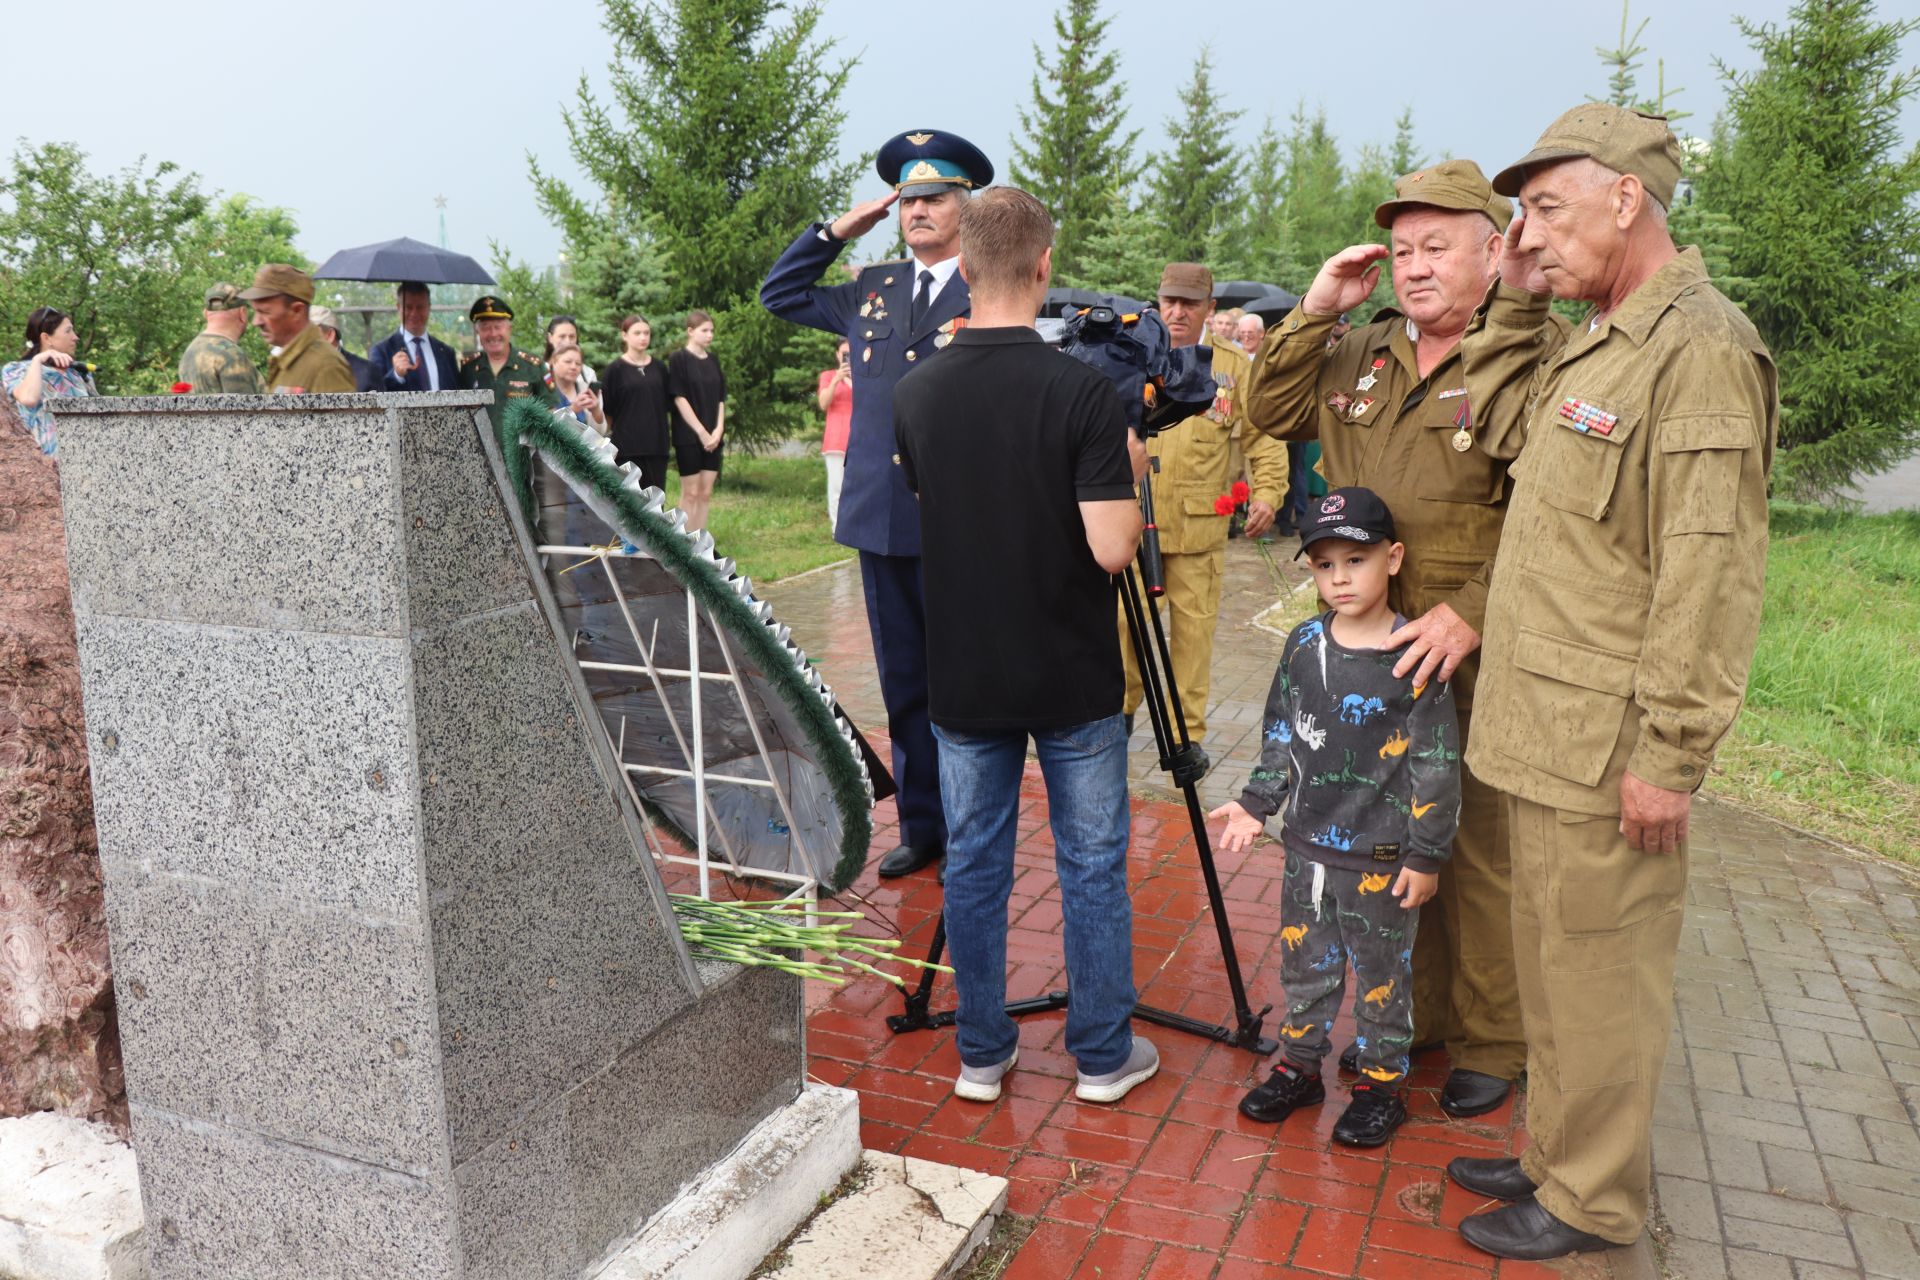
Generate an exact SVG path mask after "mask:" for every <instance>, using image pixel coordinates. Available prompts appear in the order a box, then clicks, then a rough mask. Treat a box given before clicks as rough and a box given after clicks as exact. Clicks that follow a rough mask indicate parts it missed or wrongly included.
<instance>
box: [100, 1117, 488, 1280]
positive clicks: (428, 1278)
mask: <svg viewBox="0 0 1920 1280" xmlns="http://www.w3.org/2000/svg"><path fill="white" fill-rule="evenodd" d="M133 1133H134V1145H135V1149H136V1150H137V1151H138V1152H139V1155H140V1198H141V1200H142V1202H143V1203H144V1205H145V1208H146V1234H147V1239H148V1241H149V1249H150V1255H149V1256H150V1260H151V1276H152V1280H371V1278H373V1277H378V1278H379V1280H452V1278H453V1277H456V1276H459V1275H460V1274H461V1271H460V1266H459V1253H458V1250H457V1246H456V1243H455V1240H454V1230H453V1224H454V1209H453V1194H452V1189H451V1187H450V1186H449V1185H448V1184H447V1181H446V1180H445V1179H442V1180H439V1181H428V1180H425V1179H421V1178H413V1177H408V1176H405V1175H403V1174H398V1173H394V1172H392V1171H390V1170H386V1169H381V1168H378V1167H376V1166H373V1165H368V1164H362V1163H360V1162H358V1161H354V1160H342V1159H340V1158H339V1157H337V1156H330V1155H325V1154H323V1153H320V1152H317V1151H313V1150H310V1149H307V1148H303V1147H300V1146H298V1145H295V1144H292V1143H286V1142H278V1141H275V1140H273V1139H270V1138H263V1137H260V1136H258V1135H256V1134H250V1133H244V1132H238V1131H235V1130H231V1129H224V1128H220V1127H217V1126H213V1125H206V1124H201V1123H199V1122H197V1121H194V1120H190V1119H187V1118H185V1117H182V1116H177V1115H174V1114H172V1113H170V1112H167V1111H165V1110H161V1109H158V1108H154V1107H150V1106H144V1105H142V1104H140V1103H137V1102H136V1103H135V1104H134V1106H133Z"/></svg>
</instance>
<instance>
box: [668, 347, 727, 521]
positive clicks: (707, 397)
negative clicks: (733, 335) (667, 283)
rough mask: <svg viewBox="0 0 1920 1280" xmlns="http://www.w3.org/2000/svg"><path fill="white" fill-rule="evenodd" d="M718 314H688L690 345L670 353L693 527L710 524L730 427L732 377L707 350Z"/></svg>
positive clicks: (676, 431)
mask: <svg viewBox="0 0 1920 1280" xmlns="http://www.w3.org/2000/svg"><path fill="white" fill-rule="evenodd" d="M712 342H713V317H712V316H710V315H708V314H707V313H706V312H704V311H689V312H688V313H687V345H686V346H685V347H683V348H681V349H680V350H678V351H676V352H674V353H673V354H672V355H670V356H668V357H667V386H668V389H669V390H670V391H671V392H672V393H673V407H674V409H675V410H676V411H677V412H678V417H677V418H676V420H675V422H674V424H673V452H674V455H675V459H676V461H677V462H678V463H679V467H680V510H682V511H684V512H686V515H687V528H688V529H704V528H706V527H707V508H708V506H709V505H711V503H712V502H713V482H714V481H716V480H718V479H719V478H720V450H721V447H722V443H721V438H720V437H721V435H722V433H724V432H725V431H726V429H727V380H726V378H725V377H723V376H722V375H721V373H720V362H719V361H718V360H715V359H714V358H713V357H712V356H711V355H709V354H708V352H707V348H708V346H710V345H711V344H712Z"/></svg>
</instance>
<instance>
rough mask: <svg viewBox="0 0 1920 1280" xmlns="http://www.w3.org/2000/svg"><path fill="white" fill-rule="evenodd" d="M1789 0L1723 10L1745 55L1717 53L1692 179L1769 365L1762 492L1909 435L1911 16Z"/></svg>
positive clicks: (1866, 5) (1840, 484) (1914, 371)
mask: <svg viewBox="0 0 1920 1280" xmlns="http://www.w3.org/2000/svg"><path fill="white" fill-rule="evenodd" d="M1872 8H1873V6H1872V4H1871V3H1870V0H1798V3H1796V4H1795V5H1794V6H1793V8H1792V9H1791V10H1790V12H1789V14H1788V18H1787V22H1786V25H1785V26H1784V27H1780V26H1776V25H1774V24H1771V23H1766V24H1753V23H1748V22H1745V21H1739V22H1738V23H1737V25H1738V26H1739V29H1740V32H1741V34H1742V35H1743V36H1745V37H1746V39H1747V40H1748V41H1749V43H1751V44H1752V45H1753V47H1754V48H1755V49H1756V50H1757V51H1758V52H1759V53H1760V55H1761V58H1762V63H1761V66H1760V69H1759V70H1757V71H1752V72H1736V71H1733V70H1731V69H1729V68H1727V67H1726V66H1725V65H1724V64H1721V67H1720V72H1721V76H1722V78H1723V79H1724V80H1725V81H1726V84H1727V106H1726V114H1725V117H1724V127H1723V128H1722V129H1720V130H1716V139H1715V143H1714V146H1713V148H1712V150H1711V152H1710V154H1709V156H1708V158H1707V163H1706V165H1705V167H1704V168H1703V170H1702V172H1701V174H1700V177H1699V181H1698V183H1697V188H1696V189H1697V194H1698V199H1699V201H1700V203H1701V204H1703V205H1704V206H1705V207H1706V208H1707V209H1708V210H1710V211H1712V212H1713V213H1716V214H1719V215H1723V216H1724V217H1726V218H1727V219H1728V220H1729V222H1730V234H1729V236H1728V241H1727V248H1728V256H1729V259H1730V265H1731V267H1732V270H1733V272H1734V273H1735V274H1736V275H1737V276H1738V277H1741V278H1742V281H1743V283H1741V284H1739V285H1738V286H1736V287H1735V288H1734V289H1733V290H1732V292H1733V293H1734V296H1735V298H1736V300H1737V301H1739V302H1740V303H1741V305H1742V306H1744V307H1745V309H1746V312H1747V314H1748V315H1749V316H1750V317H1751V318H1752V320H1753V322H1754V324H1755V325H1756V326H1757V327H1758V328H1759V330H1760V335H1761V337H1763V338H1764V339H1766V342H1767V345H1768V346H1769V347H1770V348H1771V349H1772V352H1773V357H1774V360H1775V361H1776V362H1777V363H1778V365H1779V370H1780V392H1781V395H1780V400H1781V423H1780V445H1781V452H1780V454H1779V456H1778V457H1777V458H1776V461H1775V466H1774V472H1773V474H1774V486H1775V489H1776V491H1777V492H1781V493H1785V494H1790V495H1793V496H1796V497H1817V496H1822V495H1827V494H1832V493H1834V492H1836V491H1838V490H1840V489H1842V488H1844V487H1845V486H1846V485H1847V484H1848V483H1849V482H1850V481H1852V480H1853V479H1854V478H1856V477H1858V476H1861V475H1869V474H1872V473H1874V472H1876V471H1879V470H1882V469H1884V468H1885V467H1886V466H1888V465H1890V464H1892V463H1894V462H1896V461H1898V460H1899V459H1901V458H1903V457H1906V456H1908V455H1909V454H1911V453H1913V452H1914V450H1915V448H1916V447H1920V360H1916V359H1915V357H1914V353H1915V352H1916V351H1920V275H1916V273H1915V270H1914V264H1915V263H1916V262H1920V200H1917V199H1916V195H1920V147H1911V148H1903V147H1902V144H1901V142H1900V113H1901V110H1902V106H1903V104H1904V103H1906V102H1907V101H1908V100H1909V99H1911V98H1912V97H1913V96H1914V95H1915V92H1916V90H1917V89H1920V72H1916V70H1914V69H1908V70H1904V71H1895V70H1894V67H1895V65H1896V62H1897V61H1898V59H1899V57H1900V43H1901V41H1902V40H1904V39H1905V38H1906V37H1907V36H1908V35H1909V34H1911V33H1912V32H1914V31H1915V30H1917V29H1920V20H1914V19H1901V20H1895V21H1891V22H1879V21H1876V20H1875V19H1874V17H1873V14H1872Z"/></svg>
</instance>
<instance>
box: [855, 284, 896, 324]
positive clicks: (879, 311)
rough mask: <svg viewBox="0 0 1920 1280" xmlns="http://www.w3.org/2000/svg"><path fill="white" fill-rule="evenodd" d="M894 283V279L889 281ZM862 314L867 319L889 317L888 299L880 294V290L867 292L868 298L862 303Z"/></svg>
mask: <svg viewBox="0 0 1920 1280" xmlns="http://www.w3.org/2000/svg"><path fill="white" fill-rule="evenodd" d="M887 283H888V284H892V283H893V281H892V280H888V281H887ZM860 315H861V317H862V318H863V319H867V320H885V319H886V318H887V300H886V299H885V298H883V297H881V296H880V292H879V290H877V289H876V290H874V291H872V292H870V293H868V294H867V300H866V301H865V302H863V303H861V304H860Z"/></svg>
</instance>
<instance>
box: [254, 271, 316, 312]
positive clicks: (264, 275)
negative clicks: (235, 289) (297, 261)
mask: <svg viewBox="0 0 1920 1280" xmlns="http://www.w3.org/2000/svg"><path fill="white" fill-rule="evenodd" d="M281 294H284V295H286V296H287V297H289V298H297V299H298V300H299V301H301V302H305V303H312V301H313V277H312V276H310V275H308V274H307V273H306V272H304V271H302V270H301V269H300V268H298V267H294V266H289V265H287V264H286V263H284V262H269V263H268V264H267V265H266V266H264V267H262V268H260V269H259V270H258V271H256V272H254V273H253V288H251V289H248V290H246V291H244V292H243V293H241V295H240V296H241V297H243V298H245V299H246V300H247V301H248V302H258V301H259V300H260V299H262V298H272V297H275V296H277V295H281Z"/></svg>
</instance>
